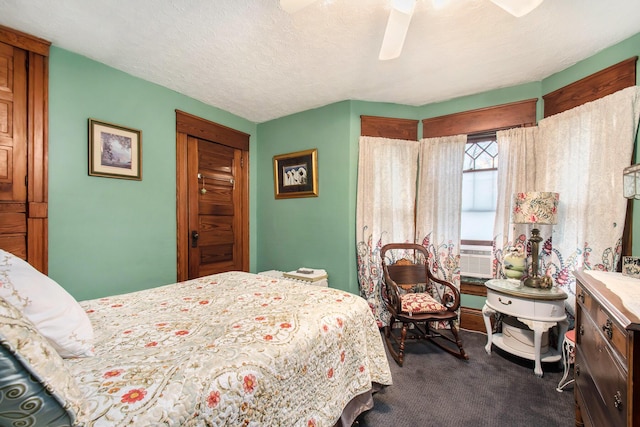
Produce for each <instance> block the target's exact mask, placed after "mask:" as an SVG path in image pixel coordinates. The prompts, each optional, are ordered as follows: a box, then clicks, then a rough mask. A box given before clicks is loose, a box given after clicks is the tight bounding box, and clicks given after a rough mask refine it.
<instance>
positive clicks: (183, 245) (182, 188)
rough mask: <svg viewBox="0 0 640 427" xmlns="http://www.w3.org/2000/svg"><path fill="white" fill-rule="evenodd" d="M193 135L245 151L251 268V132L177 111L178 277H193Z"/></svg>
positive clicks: (245, 237)
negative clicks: (190, 144)
mask: <svg viewBox="0 0 640 427" xmlns="http://www.w3.org/2000/svg"><path fill="white" fill-rule="evenodd" d="M189 136H193V137H197V138H200V139H205V140H207V141H211V142H215V143H217V144H221V145H226V146H228V147H232V148H235V149H239V150H242V158H243V161H244V165H243V168H242V171H243V172H242V173H243V174H244V175H245V176H244V179H243V180H242V182H243V187H242V209H241V213H240V215H241V217H242V223H243V224H245V225H246V226H245V227H243V228H242V236H241V240H242V269H243V271H249V138H250V136H251V135H249V134H247V133H244V132H241V131H238V130H235V129H232V128H229V127H227V126H223V125H220V124H218V123H214V122H211V121H209V120H205V119H202V118H200V117H197V116H194V115H192V114H189V113H185V112H184V111H180V110H176V221H177V224H176V226H177V227H176V233H177V234H176V241H177V279H178V281H179V282H181V281H184V280H187V279H188V278H189V201H188V198H189V192H188V179H187V172H188V170H189V169H188V166H189V164H188V158H187V139H188V137H189Z"/></svg>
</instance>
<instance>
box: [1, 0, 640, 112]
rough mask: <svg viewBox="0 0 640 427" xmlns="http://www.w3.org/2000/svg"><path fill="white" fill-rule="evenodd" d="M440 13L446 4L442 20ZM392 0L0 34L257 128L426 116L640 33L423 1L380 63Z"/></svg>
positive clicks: (576, 15) (236, 3) (71, 1)
mask: <svg viewBox="0 0 640 427" xmlns="http://www.w3.org/2000/svg"><path fill="white" fill-rule="evenodd" d="M436 3H445V7H443V8H441V9H438V8H436V7H435V6H434V4H436ZM388 13H389V0H331V1H326V0H319V1H317V2H316V3H314V4H312V5H311V6H309V7H307V8H306V9H303V10H301V11H299V12H298V13H296V14H294V15H289V14H287V13H285V12H283V11H282V10H281V9H280V7H279V4H278V0H57V1H53V0H0V25H4V26H7V27H11V28H14V29H17V30H20V31H23V32H26V33H29V34H32V35H34V36H38V37H41V38H44V39H46V40H49V41H51V42H52V44H53V45H54V46H57V47H61V48H63V49H66V50H69V51H72V52H76V53H78V54H81V55H84V56H87V57H89V58H91V59H94V60H96V61H99V62H102V63H104V64H107V65H109V66H112V67H114V68H117V69H119V70H122V71H125V72H127V73H129V74H132V75H134V76H138V77H140V78H143V79H145V80H148V81H151V82H154V83H157V84H159V85H162V86H165V87H167V88H170V89H173V90H175V91H177V92H180V93H183V94H185V95H188V96H190V97H193V98H195V99H198V100H200V101H202V102H205V103H207V104H209V105H213V106H216V107H219V108H221V109H223V110H226V111H228V112H231V113H234V114H236V115H238V116H241V117H243V118H246V119H248V120H250V121H253V122H258V123H260V122H264V121H267V120H271V119H274V118H278V117H282V116H285V115H288V114H292V113H296V112H299V111H303V110H307V109H310V108H315V107H319V106H323V105H327V104H330V103H333V102H336V101H342V100H347V99H351V100H364V101H376V102H391V103H399V104H406V105H415V106H417V105H424V104H429V103H433V102H438V101H443V100H447V99H451V98H455V97H458V96H464V95H469V94H474V93H478V92H483V91H487V90H491V89H496V88H500V87H508V86H513V85H517V84H520V83H527V82H533V81H540V80H542V79H543V78H545V77H547V76H549V75H551V74H553V73H555V72H558V71H561V70H563V69H565V68H567V67H568V66H570V65H572V64H574V63H576V62H578V61H580V60H582V59H584V58H586V57H589V56H591V55H593V54H594V53H596V52H598V51H600V50H602V49H604V48H606V47H608V46H611V45H613V44H615V43H617V42H619V41H621V40H624V39H625V38H628V37H630V36H632V35H634V34H636V33H639V32H640V1H638V0H616V1H614V2H611V1H603V0H546V1H544V2H543V3H542V5H541V6H540V7H538V8H537V9H535V10H534V11H533V12H532V13H530V14H529V15H527V16H525V17H522V18H515V17H513V16H511V15H509V14H508V13H506V12H505V11H503V10H502V9H500V8H498V7H497V6H495V5H494V4H493V3H492V2H491V1H489V0H446V1H444V0H437V1H436V0H419V1H418V5H417V8H416V12H415V14H414V16H413V19H412V21H411V25H410V28H409V31H408V33H407V39H406V42H405V45H404V49H403V52H402V55H401V56H400V57H399V58H397V59H394V60H390V61H379V60H378V52H379V49H380V44H381V41H382V37H383V35H384V30H385V26H386V21H387V16H388Z"/></svg>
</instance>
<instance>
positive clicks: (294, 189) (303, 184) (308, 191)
mask: <svg viewBox="0 0 640 427" xmlns="http://www.w3.org/2000/svg"><path fill="white" fill-rule="evenodd" d="M273 178H274V184H275V185H274V191H275V197H276V199H289V198H295V197H318V150H317V149H316V148H314V149H311V150H304V151H296V152H295V153H288V154H281V155H278V156H273Z"/></svg>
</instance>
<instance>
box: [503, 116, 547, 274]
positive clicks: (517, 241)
mask: <svg viewBox="0 0 640 427" xmlns="http://www.w3.org/2000/svg"><path fill="white" fill-rule="evenodd" d="M537 137H538V128H537V127H535V126H532V127H525V128H513V129H507V130H503V131H498V132H496V142H497V143H498V156H499V167H498V197H497V205H496V219H495V226H494V238H493V277H503V271H502V265H503V257H504V256H505V255H506V254H507V253H508V251H509V250H510V248H515V249H516V250H517V251H518V252H519V253H520V254H522V255H524V254H525V253H526V244H527V235H526V233H524V232H523V231H526V230H522V229H520V228H518V229H517V230H516V227H515V226H514V225H513V224H512V223H511V203H512V195H513V194H514V193H520V192H524V191H530V190H532V188H533V184H534V180H535V158H534V151H533V150H534V144H535V142H536V139H537ZM516 231H517V232H516Z"/></svg>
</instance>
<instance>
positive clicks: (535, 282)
mask: <svg viewBox="0 0 640 427" xmlns="http://www.w3.org/2000/svg"><path fill="white" fill-rule="evenodd" d="M522 284H523V285H525V286H527V287H529V288H539V289H550V288H551V286H553V280H551V278H550V277H547V276H530V277H527V278H526V279H524V280H523V281H522Z"/></svg>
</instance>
